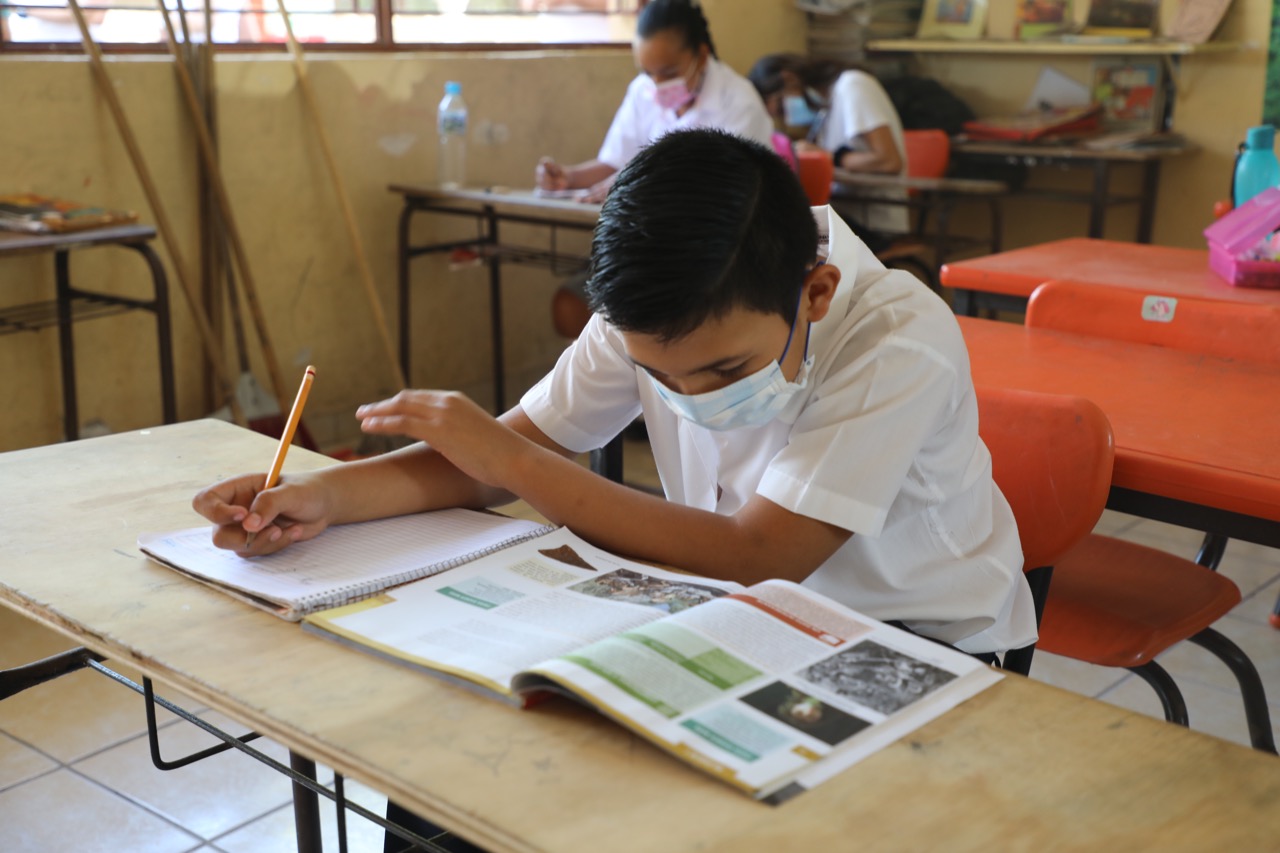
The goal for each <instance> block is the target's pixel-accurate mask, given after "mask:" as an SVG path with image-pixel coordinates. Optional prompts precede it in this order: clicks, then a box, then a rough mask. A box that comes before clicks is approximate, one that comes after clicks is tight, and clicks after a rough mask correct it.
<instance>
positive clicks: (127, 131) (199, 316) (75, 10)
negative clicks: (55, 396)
mask: <svg viewBox="0 0 1280 853" xmlns="http://www.w3.org/2000/svg"><path fill="white" fill-rule="evenodd" d="M67 5H68V6H69V7H70V8H71V13H72V14H73V15H75V19H76V24H77V25H78V26H79V27H80V38H81V40H82V41H83V42H84V49H85V52H86V53H87V54H88V55H89V67H90V68H91V69H92V70H93V76H94V79H95V80H97V82H98V88H99V89H100V90H101V91H102V97H103V99H104V100H105V101H106V102H107V107H108V109H109V110H110V112H111V117H112V118H113V119H114V120H115V123H116V129H117V130H119V132H120V139H121V141H122V142H124V147H125V150H127V151H128V152H129V159H130V160H131V161H132V162H133V169H134V171H135V172H136V173H137V175H138V181H139V183H141V184H142V191H143V192H144V193H146V196H147V202H148V203H149V204H150V205H151V211H152V213H154V214H155V217H156V228H157V230H159V232H160V237H161V239H162V240H163V241H164V244H165V248H166V249H168V251H169V260H170V261H171V262H172V263H173V268H174V271H175V272H176V273H177V276H178V282H179V283H180V284H181V285H182V292H183V294H184V295H185V296H186V298H187V306H188V307H189V308H190V309H191V314H192V316H193V317H194V318H195V321H196V329H197V330H198V331H199V332H200V342H201V343H202V344H203V345H204V350H205V355H206V356H208V358H209V361H210V362H211V363H212V364H213V365H214V370H215V372H216V374H217V377H218V379H219V381H221V383H222V386H223V393H225V394H226V395H227V398H228V400H229V401H230V405H231V417H232V419H233V420H234V421H235V422H236V423H237V424H239V425H240V426H246V425H247V424H246V421H245V418H244V412H243V411H241V409H240V404H239V402H238V401H237V400H236V398H235V392H234V387H233V385H232V382H231V379H230V377H229V376H228V375H227V365H226V362H225V360H224V359H223V355H222V347H221V346H219V344H218V340H217V338H216V337H214V334H213V329H212V328H210V326H209V318H208V317H206V316H205V313H204V308H203V307H201V305H200V300H199V299H198V298H197V294H196V292H195V291H194V290H193V289H192V285H191V277H190V275H189V274H188V271H187V265H186V263H185V262H184V261H183V259H182V251H181V249H180V248H179V247H178V240H177V238H176V236H175V235H174V233H173V228H172V226H170V224H169V217H168V216H167V215H166V214H165V211H164V205H163V204H161V202H160V194H159V193H158V192H156V187H155V183H154V182H153V181H152V180H151V172H150V170H149V169H147V164H146V161H145V160H144V159H143V157H142V150H141V149H140V148H139V147H138V141H137V139H136V138H135V137H134V135H133V129H132V128H131V127H130V126H129V119H128V117H126V116H125V113H124V107H123V106H122V105H121V104H120V98H119V96H118V95H117V94H116V90H115V86H114V85H112V83H111V78H110V77H108V76H107V69H106V66H105V63H103V61H102V51H101V49H100V48H99V47H98V43H97V42H96V41H94V40H93V36H92V35H91V34H90V33H89V24H88V22H87V21H85V17H84V12H83V10H81V8H80V4H79V2H77V0H67Z"/></svg>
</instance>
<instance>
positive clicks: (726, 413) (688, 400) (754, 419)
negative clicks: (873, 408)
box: [646, 289, 813, 431]
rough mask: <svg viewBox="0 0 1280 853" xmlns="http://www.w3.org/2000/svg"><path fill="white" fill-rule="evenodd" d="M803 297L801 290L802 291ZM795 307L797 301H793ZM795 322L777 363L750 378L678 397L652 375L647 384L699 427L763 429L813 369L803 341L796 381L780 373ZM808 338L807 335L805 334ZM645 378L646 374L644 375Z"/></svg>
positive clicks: (676, 393)
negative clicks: (789, 379) (802, 359)
mask: <svg viewBox="0 0 1280 853" xmlns="http://www.w3.org/2000/svg"><path fill="white" fill-rule="evenodd" d="M800 292H801V294H802V295H803V293H804V290H803V289H801V291H800ZM796 302H797V308H798V307H799V299H797V300H796ZM798 320H799V311H797V312H796V320H795V321H792V323H791V330H790V331H789V332H788V333H787V343H786V346H784V347H783V348H782V355H781V356H779V357H778V359H777V361H771V362H769V363H768V364H767V365H765V366H764V367H762V368H761V369H760V370H757V371H756V372H755V373H753V374H751V375H750V376H744V377H743V378H741V379H739V380H737V381H736V382H733V383H732V384H730V385H726V386H725V387H723V388H717V389H716V390H714V391H707V392H705V393H702V394H680V393H678V392H676V391H672V390H671V389H670V388H668V387H667V386H665V385H663V384H662V383H661V382H659V381H658V380H657V379H655V378H654V377H653V376H651V375H650V376H649V381H650V382H652V383H653V387H654V388H655V389H656V390H657V392H658V396H659V397H661V398H662V402H664V403H666V404H667V408H669V409H671V411H673V412H675V413H676V414H677V415H679V416H680V417H682V418H684V419H685V420H687V421H689V422H690V423H694V424H697V425H698V426H701V427H706V428H707V429H713V430H721V431H723V430H731V429H739V428H742V427H756V426H763V425H764V424H767V423H769V422H770V421H771V420H773V419H774V418H776V417H777V416H778V415H779V414H780V413H781V412H782V410H783V409H785V408H786V407H787V404H788V403H790V402H791V400H792V399H793V398H794V397H795V395H796V394H798V393H800V392H801V391H803V390H804V389H805V388H806V387H807V386H808V384H809V371H810V370H811V369H812V368H813V356H812V355H809V354H808V349H809V344H808V340H807V339H806V341H805V360H804V362H803V363H802V364H801V365H800V371H799V373H797V374H796V381H794V382H788V381H787V377H786V376H785V375H784V374H783V372H782V362H783V361H785V360H786V358H787V352H788V351H789V350H790V349H791V340H792V338H794V337H795V330H796V322H798ZM806 338H807V335H806ZM646 375H647V374H646Z"/></svg>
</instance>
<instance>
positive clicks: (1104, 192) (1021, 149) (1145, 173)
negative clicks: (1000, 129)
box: [951, 141, 1197, 243]
mask: <svg viewBox="0 0 1280 853" xmlns="http://www.w3.org/2000/svg"><path fill="white" fill-rule="evenodd" d="M1195 150H1197V149H1196V147H1195V146H1194V145H1191V144H1189V143H1186V144H1181V145H1164V146H1155V147H1149V148H1122V149H1111V150H1107V151H1095V150H1092V149H1089V148H1085V147H1083V146H1079V145H1043V144H1038V143H1028V144H1019V143H1011V142H975V141H970V142H957V143H955V144H954V145H953V146H952V149H951V154H952V156H953V157H961V158H965V159H970V160H979V161H981V160H988V161H990V160H995V161H998V162H1004V163H1013V164H1021V165H1024V166H1060V167H1063V168H1087V169H1091V170H1092V171H1093V187H1092V190H1091V191H1090V192H1088V193H1071V192H1059V191H1040V190H1019V192H1021V193H1023V194H1025V195H1036V196H1039V197H1041V198H1047V199H1052V200H1055V201H1074V202H1085V203H1087V204H1088V205H1089V236H1090V237H1095V238H1101V237H1102V236H1103V233H1104V232H1103V226H1104V224H1105V221H1106V215H1107V208H1108V207H1111V206H1112V205H1117V204H1137V205H1138V230H1137V236H1136V239H1137V241H1138V242H1139V243H1150V242H1151V230H1152V226H1153V225H1154V223H1155V213H1156V193H1157V191H1158V190H1159V187H1160V165H1161V163H1163V162H1164V161H1165V160H1166V159H1168V158H1169V157H1180V156H1182V155H1184V154H1189V153H1191V152H1193V151H1195ZM1118 164H1119V165H1123V164H1129V165H1133V166H1136V167H1139V168H1141V170H1142V187H1141V189H1140V190H1139V192H1138V194H1137V195H1132V196H1128V195H1116V194H1114V193H1113V192H1112V191H1111V168H1112V166H1114V165H1118Z"/></svg>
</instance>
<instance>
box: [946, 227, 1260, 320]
mask: <svg viewBox="0 0 1280 853" xmlns="http://www.w3.org/2000/svg"><path fill="white" fill-rule="evenodd" d="M1051 280H1070V281H1076V282H1081V283H1084V284H1096V285H1100V286H1105V287H1119V288H1124V289H1126V290H1141V291H1144V292H1149V293H1158V294H1160V295H1163V296H1196V297H1199V298H1201V299H1218V300H1223V301H1232V302H1251V303H1257V304H1268V305H1280V290H1265V289H1260V288H1256V287H1234V286H1232V285H1231V284H1229V283H1228V282H1227V281H1226V280H1224V279H1222V278H1221V277H1219V276H1218V275H1217V273H1215V272H1213V270H1211V269H1209V252H1208V251H1207V250H1205V249H1175V248H1172V247H1170V246H1149V245H1144V244H1141V243H1125V242H1121V241H1116V240H1090V239H1087V238H1083V237H1080V238H1073V239H1070V240H1054V241H1053V242H1051V243H1042V244H1040V245H1038V246H1027V247H1026V248H1022V249H1013V250H1012V251H1008V252H1000V253H998V254H994V255H987V256H986V257H981V258H969V259H967V260H963V261H955V262H954V263H949V264H946V265H945V266H943V267H942V283H943V284H944V285H946V286H947V287H950V288H952V289H953V290H954V291H955V299H954V303H953V304H954V307H955V311H956V313H957V314H964V315H967V316H973V314H974V313H975V312H976V311H977V309H979V308H994V309H997V310H1011V311H1024V310H1026V307H1027V298H1028V297H1029V296H1031V292H1032V291H1033V290H1035V289H1036V287H1038V286H1039V285H1040V284H1042V283H1044V282H1046V281H1051Z"/></svg>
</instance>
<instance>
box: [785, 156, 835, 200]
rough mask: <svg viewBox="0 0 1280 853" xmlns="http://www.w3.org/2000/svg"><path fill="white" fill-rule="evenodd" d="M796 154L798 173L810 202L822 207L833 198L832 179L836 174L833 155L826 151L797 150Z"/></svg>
mask: <svg viewBox="0 0 1280 853" xmlns="http://www.w3.org/2000/svg"><path fill="white" fill-rule="evenodd" d="M795 156H796V173H797V174H798V175H799V176H800V185H801V186H802V187H804V194H805V195H806V196H808V197H809V204H811V205H813V206H814V207H821V206H822V205H824V204H826V203H827V202H829V201H830V200H831V180H832V178H833V177H834V175H835V164H834V163H832V161H831V155H830V154H828V153H827V152H826V151H797V152H795Z"/></svg>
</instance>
